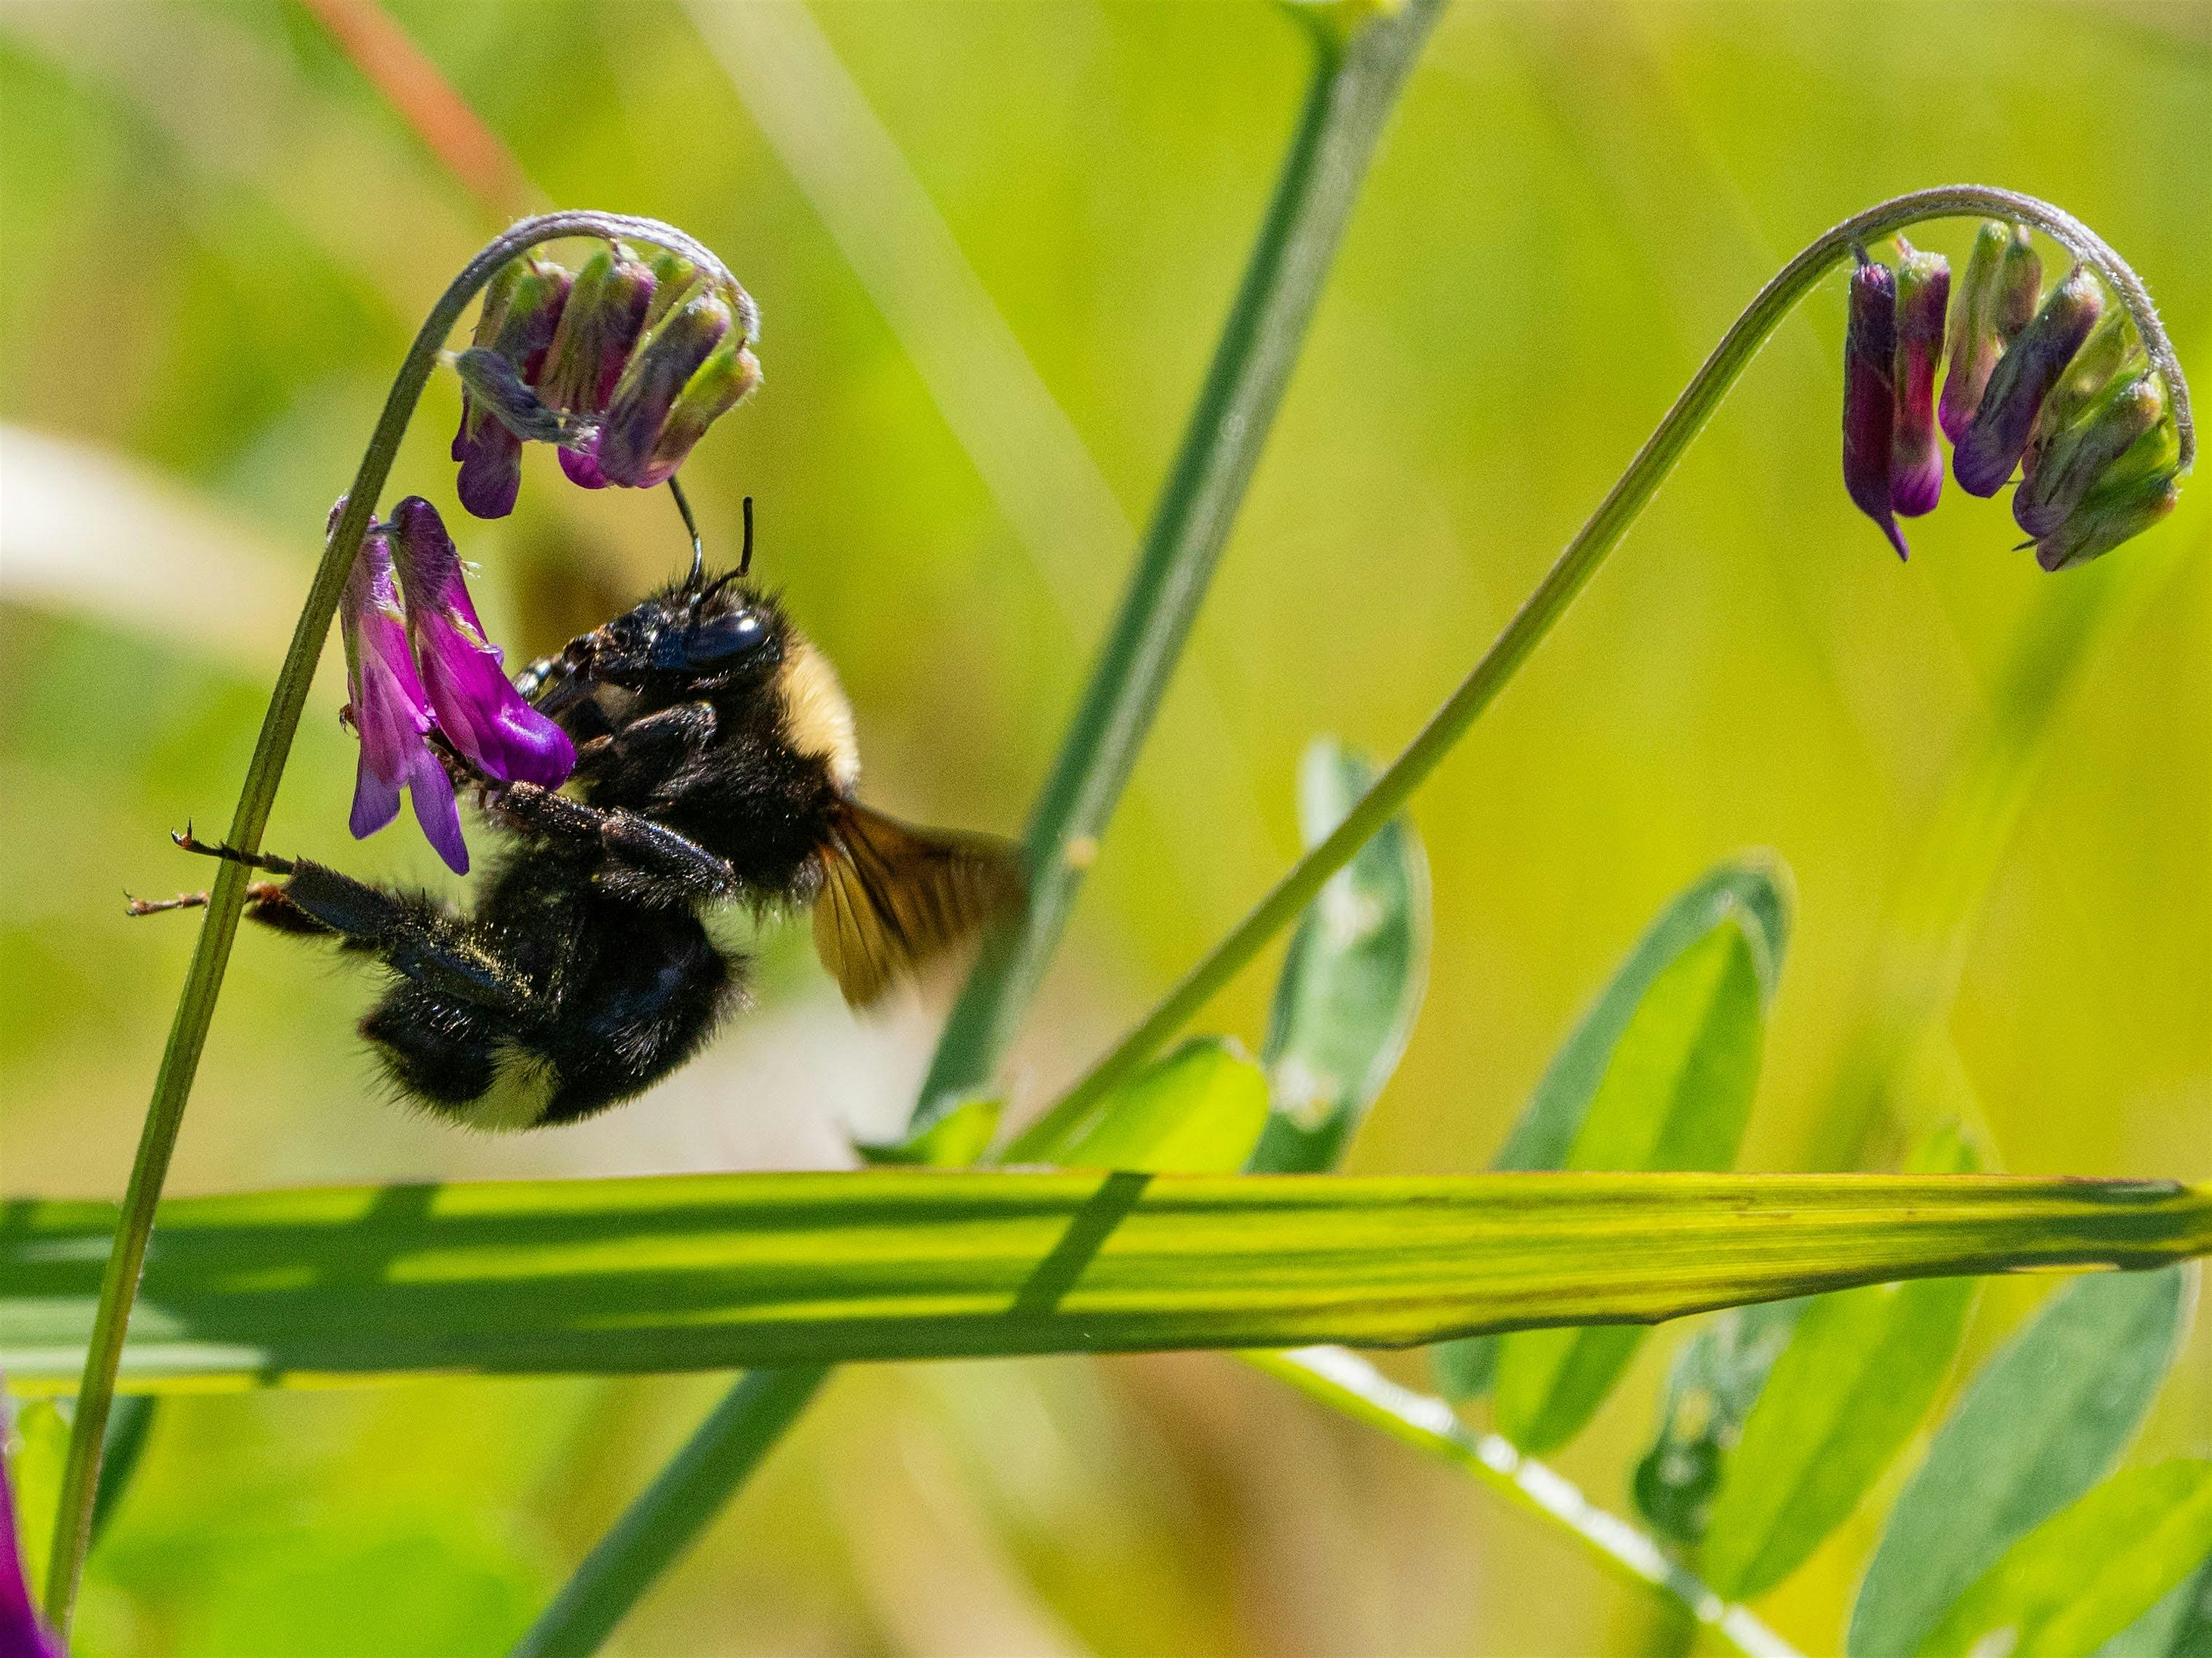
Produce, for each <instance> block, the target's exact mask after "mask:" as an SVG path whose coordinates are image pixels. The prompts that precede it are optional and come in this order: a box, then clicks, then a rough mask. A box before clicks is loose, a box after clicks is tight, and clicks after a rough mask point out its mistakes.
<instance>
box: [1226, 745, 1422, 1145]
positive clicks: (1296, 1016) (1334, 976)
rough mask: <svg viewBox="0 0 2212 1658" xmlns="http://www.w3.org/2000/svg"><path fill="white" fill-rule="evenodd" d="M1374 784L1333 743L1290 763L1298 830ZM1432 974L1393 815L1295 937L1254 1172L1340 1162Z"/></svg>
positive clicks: (1280, 994) (1410, 848) (1413, 876)
mask: <svg viewBox="0 0 2212 1658" xmlns="http://www.w3.org/2000/svg"><path fill="white" fill-rule="evenodd" d="M1374 780H1375V771H1374V767H1373V766H1371V765H1369V764H1368V763H1367V761H1366V760H1365V759H1364V758H1363V757H1361V756H1360V755H1358V754H1357V753H1353V752H1352V750H1350V749H1348V748H1346V747H1343V746H1342V745H1341V744H1340V743H1338V742H1337V741H1334V739H1333V738H1328V737H1323V738H1320V739H1317V740H1316V741H1315V742H1314V743H1313V744H1312V745H1311V746H1310V747H1308V748H1307V750H1306V753H1305V758H1304V760H1302V761H1301V762H1300V763H1299V766H1298V826H1299V830H1300V832H1301V833H1302V835H1303V837H1304V840H1305V844H1307V845H1308V846H1313V845H1316V844H1318V843H1320V842H1321V841H1322V840H1324V839H1326V838H1328V833H1329V832H1330V831H1331V830H1333V829H1334V828H1335V827H1336V826H1337V825H1338V824H1340V823H1341V822H1342V821H1344V814H1346V812H1347V811H1349V810H1351V808H1352V802H1355V801H1357V800H1358V798H1359V797H1360V795H1364V794H1365V793H1366V792H1367V789H1368V786H1369V785H1370V783H1373V782H1374ZM1428 975H1429V864H1428V859H1427V858H1426V857H1425V856H1423V855H1422V852H1421V843H1420V840H1419V837H1418V836H1416V835H1415V834H1414V832H1413V825H1412V823H1410V822H1409V821H1408V820H1406V819H1404V818H1402V817H1401V818H1394V819H1392V820H1391V821H1390V822H1389V824H1388V825H1387V826H1384V828H1383V831H1382V832H1380V833H1379V834H1377V835H1376V837H1375V838H1374V839H1373V840H1370V842H1368V843H1367V844H1366V845H1364V846H1363V847H1362V848H1360V850H1359V854H1358V856H1356V857H1354V858H1353V859H1352V862H1351V863H1348V864H1346V865H1345V867H1344V868H1343V869H1340V870H1338V871H1337V872H1336V873H1335V874H1334V875H1331V876H1330V877H1329V878H1328V885H1327V886H1325V887H1322V892H1321V896H1320V897H1319V898H1317V899H1315V900H1314V902H1313V904H1312V905H1310V907H1309V908H1308V909H1307V911H1306V912H1305V915H1304V917H1303V918H1302V919H1301V920H1300V921H1299V923H1298V930H1297V933H1296V934H1295V935H1294V936H1292V937H1291V949H1290V954H1289V955H1288V956H1286V957H1285V960H1284V962H1283V971H1282V975H1281V977H1280V978H1278V979H1277V980H1276V981H1275V1000H1274V1004H1273V1008H1272V1009H1270V1011H1269V1013H1268V1016H1267V1043H1266V1045H1265V1047H1264V1048H1263V1050H1262V1051H1261V1059H1262V1061H1263V1062H1264V1063H1265V1064H1266V1065H1267V1080H1268V1087H1269V1092H1270V1094H1271V1096H1272V1104H1273V1109H1272V1111H1271V1112H1270V1113H1269V1115H1268V1118H1267V1126H1266V1127H1265V1129H1264V1130H1262V1131H1261V1136H1260V1143H1259V1145H1258V1147H1257V1148H1256V1149H1255V1150H1254V1152H1253V1154H1252V1162H1251V1168H1252V1172H1253V1173H1258V1174H1318V1173H1325V1172H1327V1171H1328V1170H1330V1169H1333V1168H1334V1167H1336V1166H1337V1164H1338V1163H1340V1161H1343V1157H1344V1154H1345V1151H1346V1149H1347V1148H1348V1147H1349V1146H1350V1145H1351V1143H1352V1136H1353V1135H1354V1134H1356V1133H1357V1132H1358V1129H1359V1125H1360V1124H1361V1123H1362V1122H1363V1121H1364V1120H1365V1119H1366V1115H1367V1108H1368V1107H1369V1106H1371V1105H1373V1104H1374V1103H1375V1097H1376V1095H1377V1094H1380V1093H1382V1091H1383V1084H1384V1083H1385V1082H1389V1080H1390V1073H1391V1072H1392V1071H1393V1070H1396V1069H1397V1064H1398V1058H1399V1056H1400V1055H1401V1054H1402V1053H1403V1052H1405V1051H1406V1042H1407V1038H1409V1037H1410V1036H1411V1035H1412V1034H1413V1021H1414V1019H1415V1017H1416V1016H1417V1015H1419V1013H1420V1010H1421V993H1422V991H1424V990H1425V989H1426V988H1427V985H1428Z"/></svg>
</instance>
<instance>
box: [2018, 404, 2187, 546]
mask: <svg viewBox="0 0 2212 1658" xmlns="http://www.w3.org/2000/svg"><path fill="white" fill-rule="evenodd" d="M2161 436H2164V433H2163V432H2162V431H2161V432H2156V433H2151V434H2148V435H2147V436H2145V437H2143V438H2139V439H2137V440H2136V441H2137V442H2139V443H2148V442H2151V441H2152V440H2154V439H2156V438H2159V437H2161ZM2180 499H2181V479H2180V475H2179V472H2178V471H2177V470H2176V468H2175V466H2174V464H2173V462H2172V460H2171V459H2170V458H2169V459H2168V460H2166V461H2165V462H2164V463H2163V464H2153V465H2147V466H2130V465H2128V464H2127V463H2126V462H2125V461H2124V462H2122V464H2121V465H2119V466H2115V467H2114V468H2113V469H2112V473H2111V474H2108V475H2107V476H2106V479H2104V480H2103V481H2102V482H2101V483H2100V484H2099V485H2097V486H2096V487H2095V488H2094V489H2093V490H2091V491H2089V493H2088V494H2087V495H2086V496H2084V497H2082V498H2081V503H2080V504H2079V505H2078V506H2076V507H2075V509H2074V510H2073V511H2072V512H2071V513H2069V514H2068V515H2067V518H2066V521H2065V522H2064V523H2063V524H2061V525H2060V526H2059V527H2057V529H2056V530H2054V531H2052V532H2051V533H2050V534H2049V535H2045V536H2040V537H2039V538H2038V539H2037V540H2036V543H2035V562H2036V563H2037V564H2040V565H2042V566H2043V568H2044V569H2045V570H2054V571H2055V570H2071V569H2072V568H2073V567H2074V566H2075V565H2076V564H2087V563H2088V562H2089V561H2090V560H2091V559H2092V558H2101V557H2102V556H2103V555H2104V554H2106V553H2108V552H2111V551H2112V549H2113V548H2114V547H2117V546H2119V545H2120V543H2121V542H2123V541H2125V540H2128V539H2130V538H2131V537H2134V536H2137V535H2140V534H2142V533H2143V532H2144V531H2145V530H2147V529H2148V528H2150V527H2151V526H2153V525H2154V524H2155V523H2157V522H2158V521H2159V520H2160V519H2161V518H2164V517H2165V516H2166V515H2167V514H2168V513H2170V512H2172V510H2173V509H2174V507H2175V505H2176V504H2177V503H2179V501H2180Z"/></svg>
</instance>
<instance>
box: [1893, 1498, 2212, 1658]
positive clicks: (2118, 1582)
mask: <svg viewBox="0 0 2212 1658" xmlns="http://www.w3.org/2000/svg"><path fill="white" fill-rule="evenodd" d="M2209 1556H2212V1462H2189V1461H2180V1462H2162V1463H2160V1464H2158V1465H2157V1466H2154V1467H2149V1468H2130V1469H2128V1470H2127V1471H2125V1472H2122V1473H2118V1474H2115V1475H2113V1476H2112V1478H2110V1479H2108V1480H2106V1482H2105V1483H2104V1484H2101V1485H2100V1486H2098V1487H2097V1489H2096V1490H2093V1491H2091V1492H2090V1493H2089V1495H2088V1496H2085V1497H2083V1498H2082V1499H2081V1501H2080V1502H2079V1503H2075V1505H2074V1506H2073V1507H2072V1508H2070V1509H2067V1510H2066V1511H2065V1512H2064V1513H2063V1514H2061V1515H2058V1516H2057V1518H2055V1519H2052V1520H2049V1521H2045V1522H2044V1523H2043V1524H2042V1525H2041V1526H2039V1527H2037V1528H2036V1529H2035V1530H2033V1531H2032V1532H2030V1533H2028V1534H2027V1536H2026V1537H2023V1538H2022V1539H2021V1540H2020V1541H2019V1542H2017V1543H2015V1544H2014V1545H2013V1546H2012V1547H2011V1548H2010V1549H2008V1550H2007V1551H2006V1552H2005V1556H2004V1558H2002V1560H2000V1561H1998V1562H1997V1564H1996V1565H1995V1566H1992V1567H1991V1568H1990V1570H1988V1571H1987V1572H1986V1573H1984V1575H1983V1576H1982V1577H1981V1578H1980V1579H1979V1580H1978V1581H1977V1582H1975V1584H1974V1585H1973V1587H1972V1588H1970V1589H1968V1590H1967V1591H1966V1594H1963V1595H1961V1596H1960V1598H1959V1600H1958V1601H1957V1603H1956V1604H1955V1605H1954V1606H1952V1608H1951V1610H1950V1612H1949V1613H1948V1615H1946V1617H1945V1618H1944V1619H1943V1621H1942V1624H1939V1625H1938V1626H1937V1628H1936V1631H1935V1633H1934V1634H1932V1635H1930V1636H1929V1637H1928V1639H1927V1640H1926V1641H1925V1642H1923V1643H1922V1645H1921V1647H1920V1649H1919V1658H1967V1655H1969V1654H1978V1653H1996V1652H2002V1653H2004V1654H2006V1655H2008V1658H2076V1655H2078V1654H2081V1653H2086V1652H2093V1651H2094V1650H2095V1649H2097V1648H2098V1647H2099V1646H2100V1644H2102V1643H2104V1642H2106V1641H2108V1640H2110V1639H2111V1638H2112V1637H2113V1636H2116V1635H2118V1634H2119V1633H2120V1632H2121V1631H2124V1630H2125V1629H2126V1628H2127V1627H2128V1626H2129V1625H2130V1624H2133V1623H2134V1622H2135V1621H2136V1619H2137V1618H2141V1617H2142V1615H2143V1614H2144V1613H2145V1612H2148V1611H2149V1610H2150V1609H2151V1608H2152V1607H2153V1606H2156V1605H2157V1604H2158V1603H2159V1601H2160V1600H2163V1599H2164V1598H2165V1597H2166V1594H2167V1593H2168V1592H2169V1591H2171V1590H2172V1588H2174V1586H2175V1585H2176V1584H2178V1583H2179V1582H2181V1581H2182V1580H2183V1579H2184V1578H2185V1577H2187V1576H2190V1575H2191V1573H2193V1572H2195V1571H2196V1570H2197V1569H2198V1568H2199V1567H2200V1566H2202V1565H2203V1563H2204V1561H2205V1559H2206V1558H2207V1557H2209Z"/></svg>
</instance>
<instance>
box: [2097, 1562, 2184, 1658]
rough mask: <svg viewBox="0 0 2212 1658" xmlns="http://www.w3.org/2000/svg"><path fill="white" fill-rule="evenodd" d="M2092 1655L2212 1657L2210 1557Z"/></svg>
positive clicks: (2119, 1657) (2109, 1657)
mask: <svg viewBox="0 0 2212 1658" xmlns="http://www.w3.org/2000/svg"><path fill="white" fill-rule="evenodd" d="M2093 1658H2212V1559H2208V1560H2206V1561H2205V1563H2204V1564H2203V1565H2202V1566H2201V1567H2199V1568H2198V1569H2197V1575H2196V1576H2194V1577H2191V1578H2187V1579H2185V1580H2184V1581H2183V1582H2180V1583H2178V1584H2176V1585H2175V1586H2174V1587H2173V1588H2171V1589H2168V1590H2167V1591H2166V1598H2165V1599H2164V1600H2160V1602H2159V1603H2158V1604H2157V1605H2156V1606H2153V1607H2152V1608H2151V1609H2150V1610H2149V1611H2148V1612H2145V1613H2144V1614H2143V1615H2142V1617H2140V1618H2136V1621H2135V1622H2134V1623H2132V1624H2129V1625H2128V1626H2127V1627H2126V1628H2125V1629H2124V1630H2122V1631H2120V1632H2119V1633H2118V1635H2115V1636H2114V1637H2112V1639H2111V1640H2109V1641H2107V1642H2106V1643H2105V1644H2104V1645H2102V1646H2100V1647H2099V1648H2098V1649H2097V1650H2096V1652H2095V1653H2094V1654H2093Z"/></svg>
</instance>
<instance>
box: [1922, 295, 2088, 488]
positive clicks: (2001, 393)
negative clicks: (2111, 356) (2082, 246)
mask: <svg viewBox="0 0 2212 1658" xmlns="http://www.w3.org/2000/svg"><path fill="white" fill-rule="evenodd" d="M2104 307H2105V299H2104V294H2103V291H2102V290H2100V288H2099V286H2098V283H2097V278H2096V277H2094V276H2093V275H2092V274H2091V273H2090V272H2089V271H2088V270H2087V268H2086V267H2084V266H2082V265H2075V267H2074V269H2073V270H2072V271H2069V273H2068V274H2067V277H2066V279H2065V281H2063V282H2062V283H2059V284H2058V285H2057V287H2056V288H2054V289H2052V290H2051V297H2050V298H2048V299H2046V300H2045V301H2044V302H2043V305H2042V308H2040V309H2039V310H2038V311H2037V312H2036V314H2035V315H2034V318H2033V320H2031V321H2030V322H2029V323H2028V325H2027V327H2025V328H2023V329H2021V332H2019V333H2018V334H2017V335H2016V336H2015V338H2013V341H2012V343H2011V344H2009V345H2008V346H2007V347H2006V348H2005V354H2004V355H2003V356H2002V357H1999V358H1998V359H1997V366H1996V369H1995V370H1994V371H1993V372H1992V373H1991V374H1990V383H1989V386H1988V387H1987V388H1986V389H1985V390H1984V392H1983V393H1982V401H1981V406H1980V407H1979V408H1978V409H1976V410H1975V411H1974V419H1973V424H1972V425H1970V426H1968V427H1967V428H1966V431H1965V433H1964V434H1963V435H1962V436H1960V438H1959V440H1958V446H1957V448H1955V449H1954V451H1953V452H1952V456H1951V471H1952V473H1953V475H1954V477H1956V478H1957V479H1958V480H1959V487H1960V489H1962V490H1964V491H1966V493H1967V494H1969V495H1981V496H1990V495H1995V494H1996V492H1997V491H1999V490H2001V489H2002V488H2003V487H2004V485H2005V483H2006V480H2007V479H2010V478H2011V476H2012V474H2013V468H2014V467H2015V466H2019V465H2020V460H2021V456H2022V455H2023V454H2026V453H2027V440H2028V438H2029V436H2031V435H2032V434H2033V432H2034V430H2035V421H2036V417H2037V416H2038V415H2039V414H2040V413H2041V412H2042V410H2043V400H2044V399H2045V397H2047V396H2049V395H2050V393H2051V388H2052V387H2055V386H2056V385H2057V383H2058V379H2059V376H2060V375H2063V374H2064V373H2065V371H2066V365H2067V364H2068V363H2071V362H2073V360H2074V355H2075V352H2077V351H2079V350H2081V344H2082V342H2083V341H2084V340H2086V339H2087V338H2089V331H2090V330H2091V329H2092V328H2093V327H2095V326H2097V319H2098V317H2099V316H2100V314H2102V312H2103V310H2104Z"/></svg>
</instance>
